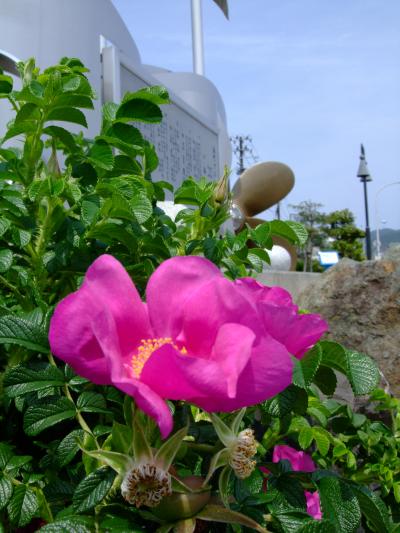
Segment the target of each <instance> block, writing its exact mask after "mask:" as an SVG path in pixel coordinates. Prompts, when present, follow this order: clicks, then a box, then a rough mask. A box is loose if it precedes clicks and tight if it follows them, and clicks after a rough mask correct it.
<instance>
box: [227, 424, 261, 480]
mask: <svg viewBox="0 0 400 533" xmlns="http://www.w3.org/2000/svg"><path fill="white" fill-rule="evenodd" d="M256 453H257V442H256V440H255V438H254V432H253V430H252V429H245V430H243V431H241V432H240V433H239V435H238V436H237V439H236V441H235V443H234V445H233V447H232V450H231V456H230V458H229V464H230V465H231V467H232V468H233V470H234V472H235V474H236V475H237V477H238V478H240V479H245V478H246V477H249V476H250V474H251V473H252V472H253V470H254V467H255V466H256V461H254V460H253V457H254V455H255V454H256Z"/></svg>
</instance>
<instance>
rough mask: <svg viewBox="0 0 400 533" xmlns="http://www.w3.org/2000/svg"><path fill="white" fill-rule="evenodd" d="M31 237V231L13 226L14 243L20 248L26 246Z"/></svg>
mask: <svg viewBox="0 0 400 533" xmlns="http://www.w3.org/2000/svg"><path fill="white" fill-rule="evenodd" d="M31 237H32V235H31V233H30V231H27V230H25V229H21V228H13V230H12V238H13V241H14V244H16V245H17V246H18V247H19V248H24V247H25V246H26V245H27V244H29V242H30V240H31Z"/></svg>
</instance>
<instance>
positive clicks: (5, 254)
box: [0, 249, 13, 273]
mask: <svg viewBox="0 0 400 533" xmlns="http://www.w3.org/2000/svg"><path fill="white" fill-rule="evenodd" d="M12 263H13V253H12V251H11V250H8V249H5V250H0V273H3V272H7V270H9V269H10V268H11V265H12Z"/></svg>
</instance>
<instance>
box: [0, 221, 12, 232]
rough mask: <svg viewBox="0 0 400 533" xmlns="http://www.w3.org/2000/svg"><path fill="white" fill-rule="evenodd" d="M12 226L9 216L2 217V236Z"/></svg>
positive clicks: (0, 227)
mask: <svg viewBox="0 0 400 533" xmlns="http://www.w3.org/2000/svg"><path fill="white" fill-rule="evenodd" d="M10 226H11V222H10V221H9V220H8V219H7V218H2V217H0V237H2V236H3V235H4V234H5V232H6V231H7V230H8V228H9V227H10Z"/></svg>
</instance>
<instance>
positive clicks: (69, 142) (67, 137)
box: [43, 126, 77, 152]
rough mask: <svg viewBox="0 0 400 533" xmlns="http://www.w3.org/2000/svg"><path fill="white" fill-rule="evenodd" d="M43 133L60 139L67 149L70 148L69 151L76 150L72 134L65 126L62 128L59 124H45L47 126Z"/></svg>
mask: <svg viewBox="0 0 400 533" xmlns="http://www.w3.org/2000/svg"><path fill="white" fill-rule="evenodd" d="M43 133H46V134H47V135H49V136H50V137H53V138H54V139H57V140H58V141H60V142H61V143H62V144H63V145H64V146H65V147H66V148H68V150H70V152H74V151H76V150H77V146H76V143H75V140H74V138H73V136H72V134H71V133H70V132H69V131H68V130H66V129H65V128H62V127H61V126H47V128H44V130H43Z"/></svg>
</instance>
